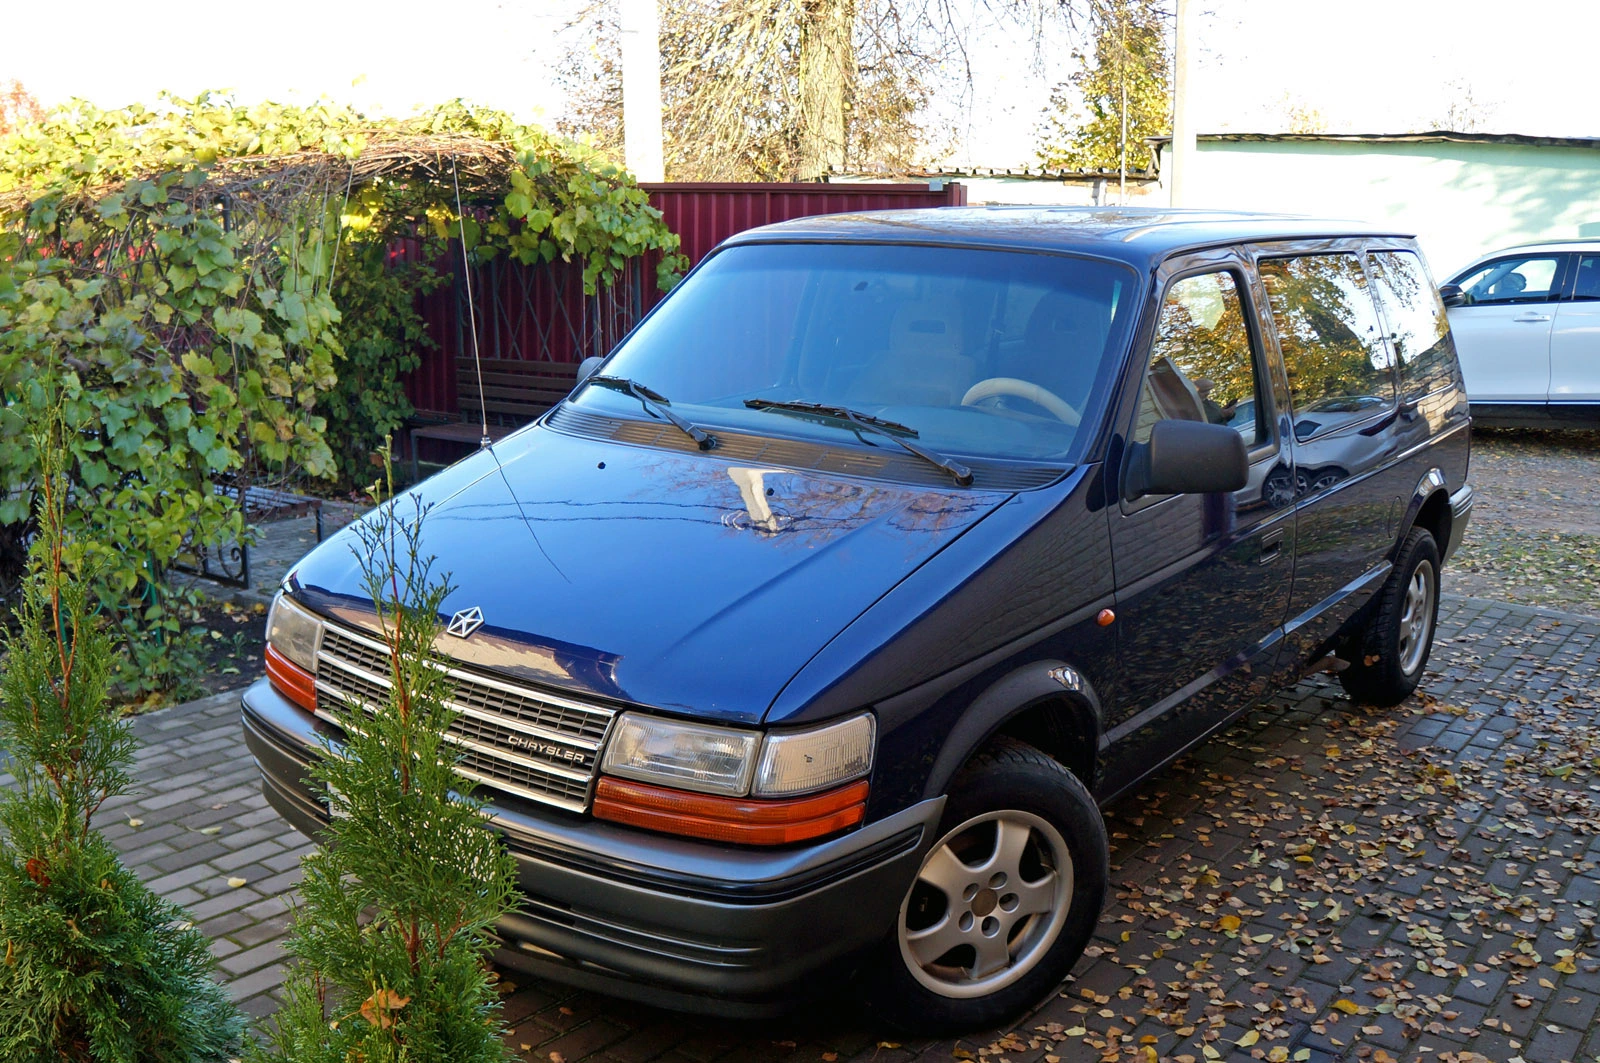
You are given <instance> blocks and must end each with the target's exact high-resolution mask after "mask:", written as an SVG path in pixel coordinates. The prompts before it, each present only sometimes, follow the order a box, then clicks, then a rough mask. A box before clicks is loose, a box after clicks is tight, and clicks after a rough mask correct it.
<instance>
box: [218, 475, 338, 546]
mask: <svg viewBox="0 0 1600 1063" xmlns="http://www.w3.org/2000/svg"><path fill="white" fill-rule="evenodd" d="M213 488H214V490H215V491H216V492H217V494H219V495H227V496H228V497H229V498H231V499H233V500H235V501H238V499H239V488H238V486H237V485H234V484H230V483H218V484H214V485H213ZM307 513H311V514H313V515H315V517H316V518H317V542H319V543H320V542H321V541H322V499H320V498H311V497H310V496H308V495H297V494H295V493H294V492H293V491H280V490H278V489H277V488H275V487H247V488H245V491H244V515H245V518H246V519H247V520H251V521H259V522H261V523H266V522H268V521H274V520H292V519H294V518H295V517H303V516H305V515H306V514H307Z"/></svg>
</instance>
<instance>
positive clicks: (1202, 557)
mask: <svg viewBox="0 0 1600 1063" xmlns="http://www.w3.org/2000/svg"><path fill="white" fill-rule="evenodd" d="M1163 272H1164V277H1163V281H1164V285H1165V287H1164V294H1163V299H1162V303H1161V306H1160V311H1159V315H1158V318H1157V324H1156V330H1155V336H1154V339H1153V341H1152V343H1151V348H1150V350H1149V352H1148V357H1147V358H1146V359H1145V360H1144V362H1143V373H1142V378H1141V380H1140V382H1139V390H1138V399H1137V402H1136V403H1135V404H1134V408H1133V409H1132V410H1131V411H1129V413H1128V415H1127V422H1126V423H1127V425H1128V430H1127V435H1126V439H1127V441H1128V442H1127V446H1126V447H1124V448H1123V453H1124V454H1129V453H1133V452H1135V450H1136V448H1138V447H1139V446H1141V445H1143V444H1144V443H1145V442H1147V441H1148V440H1149V438H1150V430H1151V428H1152V427H1153V426H1154V425H1155V423H1156V422H1157V421H1159V420H1162V419H1180V420H1192V421H1210V422H1212V423H1217V424H1227V425H1230V426H1232V427H1233V428H1234V429H1235V430H1237V431H1238V432H1239V434H1240V435H1241V436H1243V437H1244V440H1245V445H1246V448H1247V451H1248V453H1249V456H1250V479H1249V483H1248V484H1247V485H1246V486H1245V488H1244V489H1242V490H1240V491H1236V492H1234V493H1232V494H1214V495H1165V496H1145V497H1142V498H1128V497H1126V493H1125V492H1119V493H1121V494H1122V495H1123V497H1121V498H1120V499H1119V500H1118V501H1117V503H1115V504H1114V505H1113V506H1112V507H1111V510H1110V516H1109V519H1110V521H1111V544H1112V557H1113V566H1114V569H1115V576H1116V585H1117V604H1116V617H1117V618H1116V631H1117V646H1118V656H1119V660H1120V664H1121V668H1120V673H1121V680H1120V683H1119V688H1118V691H1117V697H1116V706H1117V707H1116V708H1115V709H1114V710H1113V711H1112V716H1111V718H1110V719H1109V720H1108V721H1107V725H1108V726H1107V739H1108V742H1109V750H1108V757H1107V760H1106V762H1105V764H1104V765H1103V768H1104V772H1105V780H1106V789H1107V791H1108V792H1114V791H1116V790H1120V789H1122V788H1123V787H1124V786H1125V785H1127V783H1128V782H1129V781H1131V780H1133V779H1135V778H1137V777H1138V776H1140V775H1141V774H1143V773H1144V772H1145V771H1148V770H1149V768H1150V767H1152V766H1153V765H1155V764H1158V763H1160V762H1162V761H1164V760H1166V759H1168V758H1169V757H1171V756H1173V755H1175V754H1176V753H1178V752H1179V751H1181V750H1182V749H1184V748H1186V747H1187V746H1189V745H1191V744H1192V743H1194V742H1196V741H1198V740H1199V739H1201V738H1203V737H1204V736H1205V735H1206V734H1207V733H1209V732H1210V731H1211V730H1212V729H1213V728H1215V727H1216V726H1218V725H1219V724H1220V723H1222V722H1224V721H1226V720H1227V719H1228V718H1229V717H1231V716H1232V715H1233V713H1234V712H1235V711H1236V710H1237V709H1239V708H1243V707H1244V706H1245V705H1246V704H1247V703H1248V702H1249V701H1250V700H1253V699H1254V698H1255V697H1257V696H1259V695H1260V694H1261V693H1262V692H1264V688H1265V684H1266V683H1267V681H1268V679H1269V675H1270V672H1271V670H1272V669H1271V665H1272V663H1273V659H1274V658H1275V657H1276V655H1277V649H1278V634H1279V631H1280V629H1281V625H1282V623H1283V618H1284V612H1285V609H1286V608H1287V604H1288V597H1289V585H1290V579H1291V576H1292V574H1293V560H1294V546H1295V544H1294V522H1293V520H1292V514H1293V505H1294V477H1293V471H1292V466H1291V463H1290V459H1289V454H1288V443H1287V439H1286V437H1285V434H1284V431H1283V426H1281V425H1279V424H1278V423H1276V418H1275V417H1274V414H1273V411H1274V409H1276V402H1275V399H1274V392H1275V390H1278V389H1276V388H1275V387H1274V386H1273V385H1272V384H1271V382H1270V380H1271V378H1270V377H1269V374H1268V368H1267V361H1266V359H1265V358H1264V357H1263V352H1262V345H1261V326H1262V319H1261V317H1260V316H1259V315H1258V313H1257V310H1256V302H1255V300H1254V299H1253V298H1252V296H1251V292H1250V288H1249V285H1248V283H1247V280H1246V278H1247V277H1248V276H1249V272H1248V269H1247V267H1246V265H1245V263H1244V262H1243V261H1242V260H1240V259H1238V258H1237V257H1235V256H1234V255H1232V254H1231V253H1221V252H1210V253H1206V254H1203V255H1198V256H1192V257H1189V258H1186V259H1184V260H1181V261H1179V262H1177V263H1173V264H1169V266H1168V267H1167V268H1166V269H1165V270H1164V271H1163ZM1118 482H1120V477H1118V476H1115V475H1113V476H1111V477H1110V483H1111V484H1112V485H1113V489H1116V488H1115V485H1116V484H1117V483H1118Z"/></svg>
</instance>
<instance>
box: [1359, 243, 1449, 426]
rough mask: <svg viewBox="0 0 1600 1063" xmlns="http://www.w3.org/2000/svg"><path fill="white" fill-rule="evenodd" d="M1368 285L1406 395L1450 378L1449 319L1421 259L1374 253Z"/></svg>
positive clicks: (1431, 388) (1424, 391)
mask: <svg viewBox="0 0 1600 1063" xmlns="http://www.w3.org/2000/svg"><path fill="white" fill-rule="evenodd" d="M1372 287H1373V290H1374V291H1376V292H1377V293H1378V303H1379V305H1381V306H1382V307H1383V315H1384V317H1385V318H1387V319H1388V322H1389V340H1390V343H1392V344H1393V346H1394V353H1395V357H1397V358H1399V359H1400V381H1401V383H1402V385H1403V386H1404V387H1405V391H1406V394H1407V395H1410V396H1416V395H1430V394H1432V393H1433V392H1435V391H1438V390H1439V389H1440V388H1442V387H1445V386H1446V385H1448V384H1449V383H1450V381H1451V380H1452V374H1451V371H1450V356H1451V354H1452V353H1453V348H1452V347H1451V345H1450V322H1449V320H1448V319H1447V318H1446V317H1445V310H1444V303H1443V302H1441V301H1440V299H1439V293H1438V291H1437V290H1436V289H1435V288H1434V286H1433V284H1432V283H1431V282H1430V281H1429V280H1428V272H1427V270H1425V269H1423V268H1422V260H1421V259H1420V258H1418V257H1417V256H1416V255H1414V254H1412V253H1411V252H1409V251H1379V252H1376V253H1375V254H1373V256H1372Z"/></svg>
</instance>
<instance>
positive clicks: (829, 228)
mask: <svg viewBox="0 0 1600 1063" xmlns="http://www.w3.org/2000/svg"><path fill="white" fill-rule="evenodd" d="M1412 235H1413V234H1411V233H1406V232H1402V231H1399V230H1395V229H1380V228H1376V227H1373V226H1371V225H1366V224H1363V223H1361V222H1352V221H1338V220H1332V219H1326V218H1309V217H1301V216H1297V215H1292V214H1258V213H1250V212H1244V211H1219V210H1177V209H1172V208H1166V207H1009V206H1008V207H934V208H923V209H918V210H874V211H862V212H859V213H855V214H822V215H817V216H814V217H809V218H796V219H794V220H792V221H785V222H779V223H778V224H776V225H764V226H761V227H760V228H757V229H747V230H745V231H744V232H742V233H739V234H737V235H735V236H733V237H730V238H729V239H728V240H727V241H726V243H727V244H742V243H770V242H774V241H782V242H789V241H797V242H800V241H828V242H841V243H854V242H871V243H909V244H955V245H962V246H968V247H972V246H976V247H994V248H1008V249H1013V250H1018V249H1021V250H1048V251H1077V252H1080V253H1084V254H1092V255H1099V256H1102V257H1107V258H1118V259H1122V260H1123V261H1126V262H1129V263H1132V264H1133V265H1135V266H1140V267H1143V266H1146V265H1154V264H1155V263H1156V262H1158V261H1160V260H1161V259H1163V258H1165V257H1167V256H1168V255H1170V254H1171V253H1173V252H1174V251H1180V250H1185V249H1189V248H1200V247H1214V246H1217V245H1219V244H1232V243H1243V242H1254V241H1263V240H1294V239H1309V238H1317V237H1341V236H1393V237H1400V238H1405V239H1409V238H1411V237H1412Z"/></svg>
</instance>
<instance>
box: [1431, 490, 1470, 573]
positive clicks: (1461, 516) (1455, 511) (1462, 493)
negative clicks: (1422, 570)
mask: <svg viewBox="0 0 1600 1063" xmlns="http://www.w3.org/2000/svg"><path fill="white" fill-rule="evenodd" d="M1471 520H1472V485H1471V484H1462V485H1461V490H1459V491H1457V492H1456V493H1455V494H1453V495H1451V496H1450V541H1449V542H1448V543H1445V544H1444V556H1442V557H1441V558H1440V559H1439V560H1440V561H1441V562H1442V561H1448V560H1449V559H1450V558H1451V556H1452V555H1454V554H1455V552H1456V548H1457V547H1459V546H1460V545H1461V540H1462V539H1464V538H1465V537H1466V534H1467V525H1468V524H1469V523H1470V522H1471Z"/></svg>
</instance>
